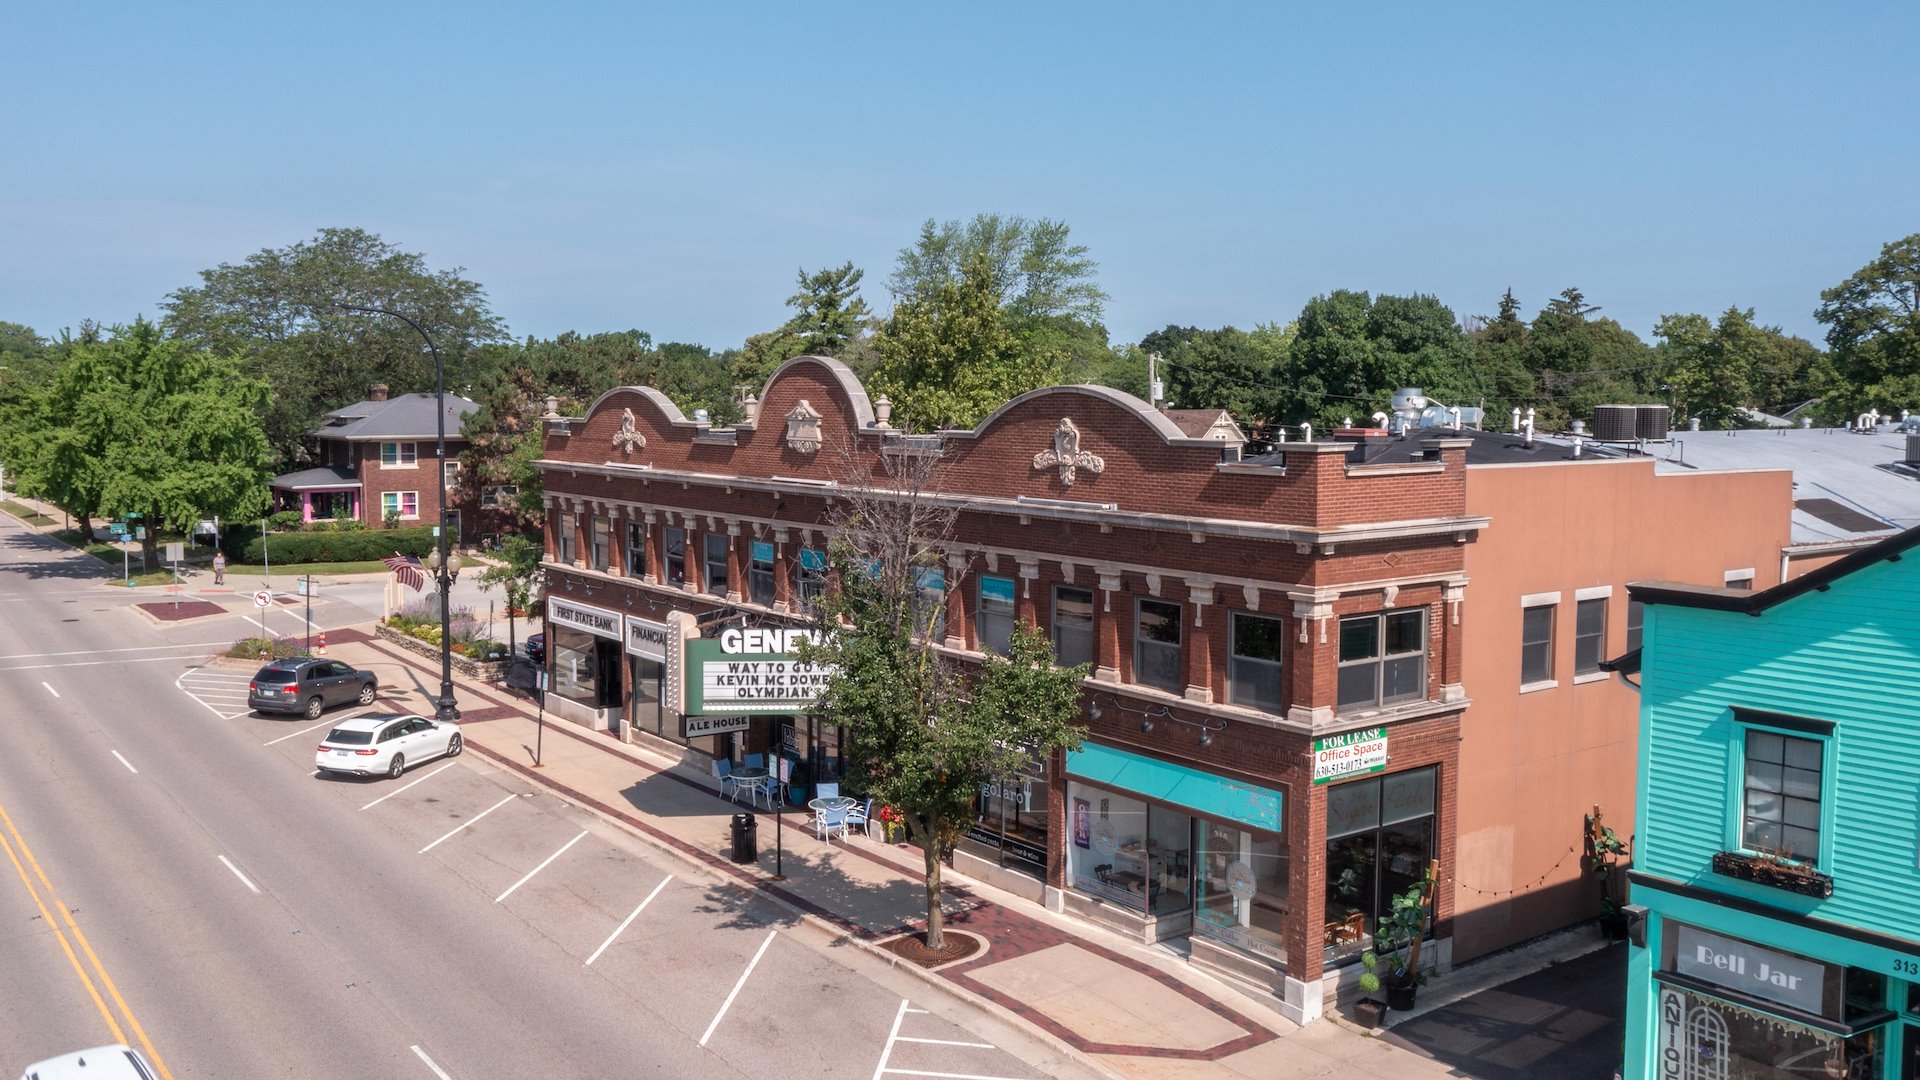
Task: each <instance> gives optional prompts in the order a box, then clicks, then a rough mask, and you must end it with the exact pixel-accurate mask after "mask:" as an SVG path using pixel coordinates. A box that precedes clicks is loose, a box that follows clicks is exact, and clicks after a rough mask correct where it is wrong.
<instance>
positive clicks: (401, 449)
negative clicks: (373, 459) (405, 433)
mask: <svg viewBox="0 0 1920 1080" xmlns="http://www.w3.org/2000/svg"><path fill="white" fill-rule="evenodd" d="M419 461H420V446H419V444H418V443H410V442H383V443H381V444H380V467H381V468H383V469H410V468H412V467H413V466H415V465H417V464H419Z"/></svg>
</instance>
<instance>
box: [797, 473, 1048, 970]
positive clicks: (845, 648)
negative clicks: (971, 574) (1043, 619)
mask: <svg viewBox="0 0 1920 1080" xmlns="http://www.w3.org/2000/svg"><path fill="white" fill-rule="evenodd" d="M847 464H848V465H849V466H851V464H852V463H851V462H848V463H847ZM937 464H938V458H937V457H932V456H920V455H899V456H894V457H890V458H889V459H888V462H887V469H888V471H887V472H886V473H885V475H884V477H883V479H882V480H880V481H879V482H877V483H876V482H874V481H872V480H865V481H864V482H862V481H861V480H857V479H856V480H853V481H852V482H851V483H850V485H849V487H848V488H847V496H846V497H845V499H844V500H843V501H842V502H841V503H840V504H839V506H838V508H837V509H836V510H835V512H834V514H833V515H832V521H833V525H834V530H835V531H834V539H833V541H832V543H831V544H830V545H829V549H828V550H829V559H830V562H831V565H832V567H833V571H834V579H835V581H836V582H837V587H836V588H835V589H833V590H831V591H830V592H829V594H828V595H827V596H826V597H824V598H823V600H822V602H821V605H820V619H821V625H822V626H827V627H838V628H840V629H838V630H837V631H835V632H834V633H831V634H829V635H827V636H826V637H825V639H824V642H823V643H821V644H818V645H807V646H803V647H802V649H801V653H800V655H801V657H802V658H803V659H805V660H807V661H809V662H812V663H820V664H827V665H831V666H832V670H833V674H832V676H831V678H830V679H829V681H828V684H827V687H826V690H825V692H824V693H823V694H822V696H821V698H820V701H819V703H818V704H817V705H816V709H817V711H819V712H820V713H821V714H822V715H823V716H826V717H828V718H829V719H830V720H831V721H832V722H834V723H838V724H843V725H845V726H846V728H847V746H846V753H847V760H848V764H849V767H850V774H851V775H850V778H851V779H852V780H853V782H854V783H855V784H856V785H857V786H858V787H859V788H860V789H861V790H863V791H866V792H868V793H869V794H871V795H872V796H873V797H874V798H875V799H876V800H878V801H880V802H882V803H884V804H885V805H888V806H892V807H894V808H895V809H896V810H899V811H900V812H901V813H902V814H903V815H904V816H905V818H906V821H907V823H908V824H909V825H910V826H911V827H912V829H913V834H914V838H915V840H916V841H917V842H918V843H919V844H920V848H921V854H922V858H923V865H924V868H925V873H924V884H925V887H926V912H927V945H928V947H929V948H931V949H934V950H936V951H937V950H940V949H942V948H944V946H945V939H944V920H943V918H942V912H941V907H940V894H941V888H942V884H941V870H942V859H943V857H944V856H945V855H946V853H947V852H948V851H950V850H952V848H953V845H954V844H955V843H956V842H957V841H958V840H959V838H960V835H961V833H962V832H963V831H964V830H965V828H966V826H967V823H968V822H969V821H971V820H972V806H973V800H974V799H975V797H976V796H977V795H978V794H979V791H980V788H981V786H982V785H984V784H986V783H989V782H991V781H993V780H995V779H997V778H1002V777H1008V776H1015V775H1018V774H1020V773H1021V772H1022V771H1023V770H1025V769H1027V768H1029V767H1031V766H1032V764H1033V763H1034V762H1036V761H1039V760H1044V759H1045V758H1046V757H1048V756H1049V755H1051V754H1052V753H1054V752H1055V751H1058V750H1064V749H1070V748H1072V747H1074V746H1077V745H1079V742H1080V740H1081V738H1082V737H1083V736H1084V734H1085V732H1084V730H1083V729H1081V728H1080V727H1079V726H1078V725H1077V723H1076V721H1077V719H1078V717H1079V713H1080V681H1081V679H1082V678H1084V677H1085V675H1086V666H1085V665H1081V666H1079V667H1073V668H1055V667H1054V666H1053V651H1052V647H1051V645H1050V644H1049V642H1048V639H1047V637H1046V635H1045V634H1043V633H1041V632H1040V631H1039V630H1038V629H1036V628H1035V627H1034V626H1033V625H1032V624H1031V623H1029V622H1020V623H1018V624H1017V625H1016V626H1015V628H1014V632H1013V635H1012V640H1011V644H1010V648H1009V651H1008V655H1007V656H1006V657H1005V658H1001V657H997V656H991V655H989V656H988V657H986V658H985V661H984V663H983V665H982V666H981V667H980V668H979V669H978V670H977V672H975V671H972V670H969V668H968V667H967V666H965V665H963V664H960V663H957V662H955V661H954V660H953V659H952V658H950V657H947V656H946V655H944V654H942V653H941V652H940V651H939V650H938V649H937V648H936V647H935V643H936V642H937V641H938V640H939V631H938V630H937V629H936V630H935V631H934V632H932V633H926V634H920V633H917V632H916V628H918V627H928V626H931V627H935V628H938V627H940V626H942V625H943V622H942V618H943V613H944V607H945V605H946V603H948V602H950V601H952V602H964V601H961V600H958V599H957V598H961V597H964V596H965V595H966V584H965V582H964V580H956V579H954V578H953V577H952V576H950V575H949V576H941V575H942V574H943V570H942V567H943V563H944V555H943V545H944V543H945V542H946V541H947V540H948V539H950V537H951V532H952V525H953V512H952V510H951V509H950V508H945V507H942V506H940V505H939V502H938V500H937V499H935V498H934V497H933V496H935V495H936V494H937V492H936V490H935V483H934V481H935V479H936V469H937ZM845 471H846V472H847V473H848V474H849V476H850V477H853V476H855V475H856V474H855V472H854V470H853V469H852V468H850V467H849V468H847V469H846V470H845ZM860 475H864V476H871V473H866V474H860ZM930 578H938V580H939V581H940V582H941V585H942V591H941V593H940V599H938V600H937V601H934V602H932V603H931V604H929V603H928V602H927V600H926V597H927V594H928V591H929V590H928V589H927V582H928V581H929V579H930Z"/></svg>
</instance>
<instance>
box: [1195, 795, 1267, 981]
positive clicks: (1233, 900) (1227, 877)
mask: <svg viewBox="0 0 1920 1080" xmlns="http://www.w3.org/2000/svg"><path fill="white" fill-rule="evenodd" d="M1195 825H1196V826H1197V846H1196V848H1195V851H1194V871H1195V880H1194V897H1195V902H1196V907H1195V909H1194V920H1193V929H1194V932H1195V933H1197V934H1199V935H1200V936H1202V937H1206V938H1211V939H1213V940H1215V941H1218V942H1220V943H1222V944H1224V945H1229V946H1232V947H1234V948H1237V949H1244V950H1246V951H1247V952H1252V953H1257V954H1259V955H1262V956H1267V957H1271V958H1273V959H1275V960H1278V961H1280V962H1282V963H1285V962H1286V959H1287V946H1286V940H1285V937H1284V932H1285V929H1286V922H1287V870H1288V866H1287V845H1286V842H1285V841H1283V840H1281V839H1280V838H1279V837H1277V836H1274V835H1272V834H1271V833H1257V832H1250V831H1248V830H1246V829H1242V828H1240V827H1238V826H1235V825H1226V824H1222V823H1220V822H1217V821H1205V820H1196V821H1195Z"/></svg>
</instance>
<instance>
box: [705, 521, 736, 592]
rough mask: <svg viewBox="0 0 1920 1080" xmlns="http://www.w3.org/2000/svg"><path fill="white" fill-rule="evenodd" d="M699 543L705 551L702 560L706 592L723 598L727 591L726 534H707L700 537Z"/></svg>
mask: <svg viewBox="0 0 1920 1080" xmlns="http://www.w3.org/2000/svg"><path fill="white" fill-rule="evenodd" d="M701 543H702V546H703V547H704V548H705V550H706V558H705V559H704V560H703V562H704V563H705V565H706V583H705V585H706V590H707V591H708V592H710V593H712V594H713V595H715V596H725V595H727V589H728V581H727V547H728V546H729V545H728V537H727V534H725V533H707V534H705V535H704V536H702V537H701Z"/></svg>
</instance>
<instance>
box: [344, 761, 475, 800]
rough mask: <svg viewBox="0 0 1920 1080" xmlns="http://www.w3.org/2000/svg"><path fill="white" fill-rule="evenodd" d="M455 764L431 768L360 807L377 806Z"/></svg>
mask: <svg viewBox="0 0 1920 1080" xmlns="http://www.w3.org/2000/svg"><path fill="white" fill-rule="evenodd" d="M455 764H456V763H455V762H452V761H449V762H447V763H446V764H445V765H442V766H440V767H439V768H437V769H435V770H433V771H432V772H430V773H428V774H427V775H425V776H422V777H420V778H419V779H417V780H412V781H409V782H408V783H407V784H406V786H405V787H397V788H394V789H393V790H392V791H389V792H387V793H386V794H385V795H382V796H380V797H379V798H377V799H375V800H373V801H372V802H370V803H368V804H367V805H365V806H363V807H361V808H360V809H362V810H371V809H373V808H374V807H376V806H379V805H380V804H381V803H383V802H386V801H387V800H388V799H391V798H393V797H394V796H395V795H398V794H400V793H401V792H403V791H405V790H407V788H410V787H412V786H413V785H414V784H423V783H426V782H427V781H428V780H431V779H433V778H434V777H436V776H439V775H440V774H441V773H443V772H446V771H447V770H448V769H451V768H453V767H454V765H455Z"/></svg>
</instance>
